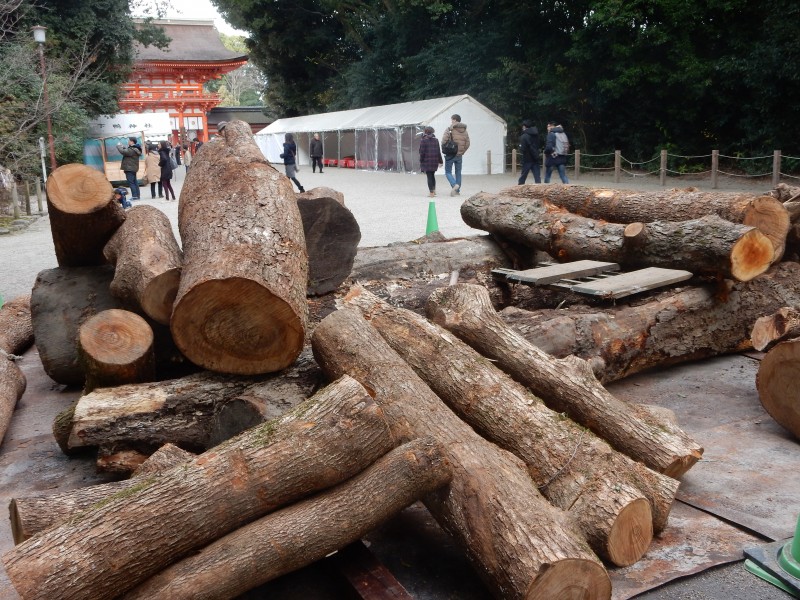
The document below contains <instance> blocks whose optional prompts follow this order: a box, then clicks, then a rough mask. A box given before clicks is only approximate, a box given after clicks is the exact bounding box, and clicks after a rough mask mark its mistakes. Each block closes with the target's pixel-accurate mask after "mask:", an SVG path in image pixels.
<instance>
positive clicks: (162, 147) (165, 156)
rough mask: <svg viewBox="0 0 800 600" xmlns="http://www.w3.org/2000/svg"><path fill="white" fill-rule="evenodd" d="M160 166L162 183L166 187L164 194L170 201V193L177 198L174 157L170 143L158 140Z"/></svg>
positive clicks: (173, 197)
mask: <svg viewBox="0 0 800 600" xmlns="http://www.w3.org/2000/svg"><path fill="white" fill-rule="evenodd" d="M158 166H159V167H161V185H162V186H163V188H164V195H165V196H166V200H167V202H169V195H170V194H172V199H173V200H177V198H175V190H173V189H172V181H171V180H172V157H171V156H170V153H169V144H168V143H167V142H165V141H161V142H158Z"/></svg>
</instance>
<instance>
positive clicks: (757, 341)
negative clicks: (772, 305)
mask: <svg viewBox="0 0 800 600" xmlns="http://www.w3.org/2000/svg"><path fill="white" fill-rule="evenodd" d="M796 337H800V310H797V309H796V308H792V307H791V306H784V307H782V308H781V309H780V310H778V311H777V312H775V313H773V314H771V315H766V316H764V317H761V318H759V319H756V322H755V323H754V324H753V331H751V332H750V340H751V341H752V342H753V348H755V349H756V350H759V351H767V350H769V349H770V348H772V347H773V346H774V345H775V344H777V343H778V342H780V341H782V340H785V339H789V338H796Z"/></svg>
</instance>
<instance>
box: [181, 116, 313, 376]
mask: <svg viewBox="0 0 800 600" xmlns="http://www.w3.org/2000/svg"><path fill="white" fill-rule="evenodd" d="M178 210H179V212H178V227H179V231H180V235H181V240H182V242H183V251H184V266H183V270H182V272H181V279H180V286H179V288H178V293H177V296H176V298H175V303H174V306H173V312H172V318H171V321H170V328H171V330H172V335H173V337H174V339H175V343H176V344H177V345H178V348H180V350H181V352H183V354H184V355H186V357H187V358H188V359H189V360H190V361H192V362H193V363H195V364H197V365H199V366H202V367H204V368H206V369H209V370H212V371H218V372H221V373H231V374H239V375H254V374H259V373H269V372H275V371H279V370H281V369H283V368H285V367H287V366H289V365H290V364H292V362H294V360H295V359H296V358H297V356H298V354H299V353H300V351H301V350H302V347H303V342H304V338H305V332H306V326H307V315H308V307H307V304H306V284H307V279H308V259H307V255H306V250H305V238H304V235H303V224H302V220H301V218H300V213H299V210H298V208H297V202H296V200H295V196H294V192H293V190H292V187H291V183H290V182H289V180H288V179H286V177H285V176H284V175H283V174H281V173H279V172H278V171H276V170H275V169H274V168H273V167H272V166H271V165H270V164H269V163H268V162H267V161H266V160H265V159H264V156H263V155H262V154H261V151H260V150H259V148H258V146H257V145H256V143H255V141H254V140H253V135H252V132H251V130H250V126H249V125H247V124H246V123H244V122H242V121H232V122H231V123H228V124H227V126H226V127H225V129H224V132H223V137H219V138H216V139H214V140H212V141H210V142H209V143H208V144H206V145H205V147H204V148H203V152H202V153H198V155H197V156H196V157H195V160H194V162H193V164H192V169H191V170H190V171H189V173H188V175H187V176H186V182H185V184H184V186H183V191H182V192H181V201H180V204H179V206H178ZM211 257H214V260H209V259H210V258H211Z"/></svg>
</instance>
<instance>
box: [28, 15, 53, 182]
mask: <svg viewBox="0 0 800 600" xmlns="http://www.w3.org/2000/svg"><path fill="white" fill-rule="evenodd" d="M32 29H33V39H34V40H36V43H37V44H39V62H40V63H41V67H42V95H43V96H44V112H45V115H46V116H47V143H48V145H49V146H50V170H51V171H54V170H55V169H56V166H57V165H56V148H55V145H54V144H53V124H52V122H51V121H50V99H49V98H48V96H47V71H46V70H45V65H44V42H45V39H46V36H47V27H42V26H41V25H35V26H34V27H33V28H32Z"/></svg>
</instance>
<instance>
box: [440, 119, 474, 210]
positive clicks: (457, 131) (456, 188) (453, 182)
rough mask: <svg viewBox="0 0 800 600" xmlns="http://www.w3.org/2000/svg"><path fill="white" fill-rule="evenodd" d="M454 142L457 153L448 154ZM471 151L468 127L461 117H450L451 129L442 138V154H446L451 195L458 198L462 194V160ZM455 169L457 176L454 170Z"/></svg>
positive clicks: (445, 169) (446, 175) (446, 168)
mask: <svg viewBox="0 0 800 600" xmlns="http://www.w3.org/2000/svg"><path fill="white" fill-rule="evenodd" d="M451 140H452V141H454V142H455V143H456V145H457V149H456V153H455V154H451V153H449V152H446V151H445V149H446V146H447V145H448V142H450V141H451ZM467 150H469V134H468V133H467V126H466V125H465V124H464V123H462V122H461V115H453V116H451V117H450V127H448V128H447V129H446V130H445V132H444V135H443V136H442V152H444V174H445V177H447V181H449V182H450V187H451V190H450V195H451V196H457V195H458V194H460V193H461V160H462V158H463V156H464V153H465V152H466V151H467ZM454 168H455V176H454V175H453V169H454Z"/></svg>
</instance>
